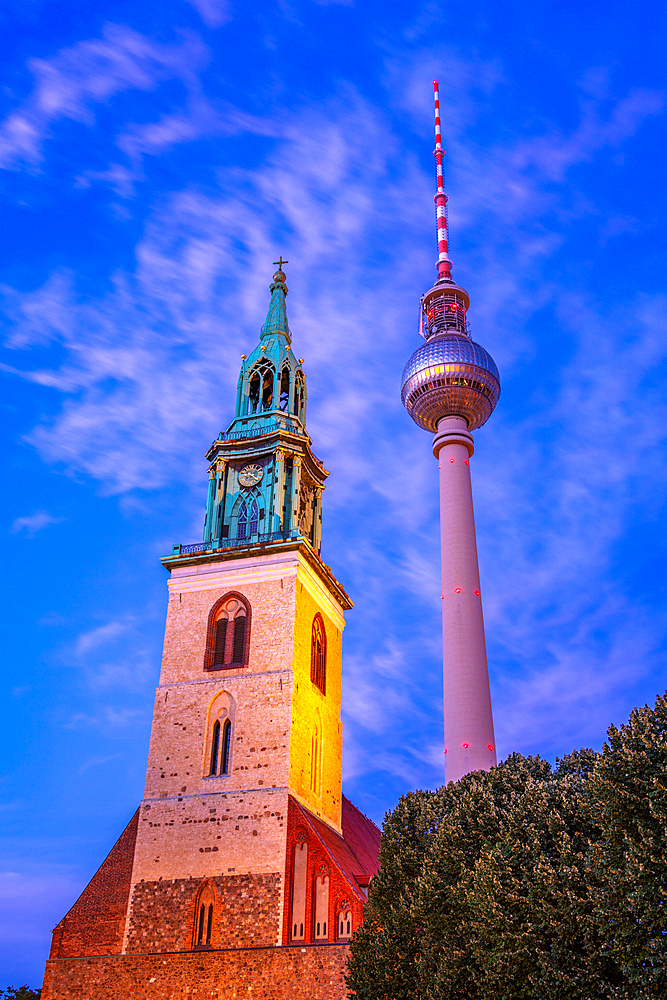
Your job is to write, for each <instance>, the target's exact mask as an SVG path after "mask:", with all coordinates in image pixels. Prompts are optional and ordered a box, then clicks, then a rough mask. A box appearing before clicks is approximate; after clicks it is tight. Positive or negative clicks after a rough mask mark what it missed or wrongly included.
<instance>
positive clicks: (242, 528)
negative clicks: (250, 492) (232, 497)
mask: <svg viewBox="0 0 667 1000" xmlns="http://www.w3.org/2000/svg"><path fill="white" fill-rule="evenodd" d="M237 534H238V537H239V538H247V537H248V504H247V503H246V501H245V500H244V501H243V502H242V503H241V506H240V507H239V529H238V532H237Z"/></svg>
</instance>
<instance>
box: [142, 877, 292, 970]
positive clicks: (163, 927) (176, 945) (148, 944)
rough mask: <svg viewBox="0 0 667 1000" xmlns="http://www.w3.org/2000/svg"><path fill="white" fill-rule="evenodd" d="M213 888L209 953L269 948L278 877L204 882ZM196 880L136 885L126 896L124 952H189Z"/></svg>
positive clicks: (275, 914) (277, 900)
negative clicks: (128, 897)
mask: <svg viewBox="0 0 667 1000" xmlns="http://www.w3.org/2000/svg"><path fill="white" fill-rule="evenodd" d="M206 882H207V884H209V885H212V886H214V887H215V889H216V895H217V899H216V902H215V907H214V918H213V934H212V937H211V945H212V947H213V948H244V947H252V946H259V945H274V944H275V943H276V940H277V938H278V927H279V922H280V887H281V875H280V874H278V873H275V874H271V875H227V876H220V877H218V878H209V879H207V880H206ZM201 887H202V882H201V880H200V879H173V880H172V879H170V880H169V881H159V882H140V883H139V884H138V885H136V886H135V887H134V892H133V894H132V919H131V922H130V932H129V936H128V941H127V947H126V950H127V951H128V952H138V953H144V952H170V951H187V950H190V949H191V948H192V947H193V944H194V943H195V942H194V926H195V919H196V918H195V908H196V904H197V896H198V894H199V890H200V888H201Z"/></svg>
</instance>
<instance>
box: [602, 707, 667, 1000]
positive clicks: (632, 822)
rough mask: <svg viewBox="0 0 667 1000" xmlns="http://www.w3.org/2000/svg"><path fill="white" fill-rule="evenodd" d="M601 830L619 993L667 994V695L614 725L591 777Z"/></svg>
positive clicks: (605, 915) (608, 930)
mask: <svg viewBox="0 0 667 1000" xmlns="http://www.w3.org/2000/svg"><path fill="white" fill-rule="evenodd" d="M591 792H592V795H591V799H590V802H591V810H592V812H593V814H594V816H595V820H596V822H597V824H598V825H599V827H600V829H601V836H600V838H599V840H598V843H597V844H596V845H595V846H594V848H593V849H592V851H591V856H590V860H589V865H590V870H591V873H593V874H594V875H595V877H596V880H597V882H598V884H599V885H598V889H597V891H596V904H597V909H596V916H597V921H598V925H599V928H600V933H601V934H602V935H603V939H604V950H605V952H606V953H607V954H609V955H610V956H611V957H612V958H613V960H614V961H615V962H616V963H617V964H618V965H619V967H620V968H621V970H622V974H623V980H622V983H621V985H620V987H619V989H617V991H616V992H615V993H614V994H613V995H614V996H615V997H619V998H620V997H623V998H625V997H626V996H629V997H632V998H637V1000H648V998H654V997H655V998H664V997H665V996H667V698H666V697H664V696H662V697H659V698H658V699H657V701H656V703H655V708H649V707H648V706H644V708H637V709H635V710H634V711H633V712H632V714H631V715H630V719H629V720H628V723H627V724H626V725H623V726H621V727H620V728H618V729H617V728H616V727H615V726H610V728H609V730H608V733H607V742H606V743H605V744H604V747H603V749H602V754H601V755H600V758H599V761H598V763H597V766H596V768H595V772H594V774H593V777H592V788H591Z"/></svg>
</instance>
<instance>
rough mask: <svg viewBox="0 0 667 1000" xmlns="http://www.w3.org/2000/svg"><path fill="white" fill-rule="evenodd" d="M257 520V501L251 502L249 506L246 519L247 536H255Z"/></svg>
mask: <svg viewBox="0 0 667 1000" xmlns="http://www.w3.org/2000/svg"><path fill="white" fill-rule="evenodd" d="M258 520H259V508H258V506H257V501H256V500H253V501H252V503H251V504H250V516H249V518H248V529H249V530H248V534H249V535H256V534H257V522H258Z"/></svg>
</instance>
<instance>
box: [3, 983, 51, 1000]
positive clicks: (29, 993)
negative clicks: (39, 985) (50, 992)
mask: <svg viewBox="0 0 667 1000" xmlns="http://www.w3.org/2000/svg"><path fill="white" fill-rule="evenodd" d="M41 995H42V991H41V989H39V990H31V989H30V988H29V987H28V986H19V987H18V988H15V987H14V986H8V987H7V988H6V989H4V990H0V1000H39V998H40V997H41Z"/></svg>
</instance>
